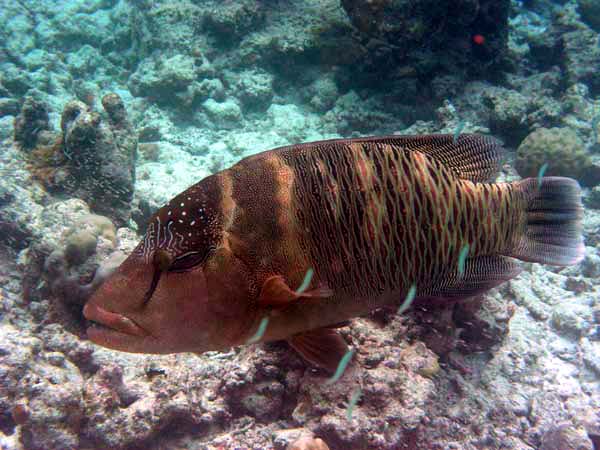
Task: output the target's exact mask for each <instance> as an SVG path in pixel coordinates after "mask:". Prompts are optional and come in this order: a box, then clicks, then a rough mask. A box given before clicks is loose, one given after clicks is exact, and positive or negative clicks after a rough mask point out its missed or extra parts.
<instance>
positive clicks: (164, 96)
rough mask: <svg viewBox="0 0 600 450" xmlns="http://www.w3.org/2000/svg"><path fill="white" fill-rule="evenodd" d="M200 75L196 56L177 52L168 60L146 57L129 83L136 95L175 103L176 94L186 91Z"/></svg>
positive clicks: (130, 88) (166, 102)
mask: <svg viewBox="0 0 600 450" xmlns="http://www.w3.org/2000/svg"><path fill="white" fill-rule="evenodd" d="M199 75H200V74H199V71H198V68H197V66H196V62H195V60H194V58H192V57H189V56H186V55H182V54H177V55H174V56H172V57H170V58H168V59H166V60H156V59H153V58H146V59H144V60H143V61H142V62H141V63H140V64H139V65H138V67H137V69H136V71H135V72H134V73H133V74H132V75H131V77H129V81H128V83H127V85H128V86H129V90H130V91H131V93H132V94H133V95H135V96H136V97H149V98H151V99H153V100H156V101H159V102H161V103H163V104H173V100H174V94H176V93H178V92H185V91H186V89H187V88H188V86H190V85H191V84H192V82H194V81H196V80H197V79H198V77H199ZM174 106H176V105H174Z"/></svg>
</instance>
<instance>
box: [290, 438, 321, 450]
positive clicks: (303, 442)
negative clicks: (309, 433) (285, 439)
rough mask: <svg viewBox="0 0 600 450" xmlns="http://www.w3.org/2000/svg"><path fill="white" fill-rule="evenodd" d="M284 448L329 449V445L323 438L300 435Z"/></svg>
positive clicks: (303, 449)
mask: <svg viewBox="0 0 600 450" xmlns="http://www.w3.org/2000/svg"><path fill="white" fill-rule="evenodd" d="M286 450H329V447H328V446H327V444H326V443H325V442H323V439H319V438H312V437H301V438H300V439H298V440H297V441H295V442H292V443H291V444H290V445H289V446H288V447H287V448H286Z"/></svg>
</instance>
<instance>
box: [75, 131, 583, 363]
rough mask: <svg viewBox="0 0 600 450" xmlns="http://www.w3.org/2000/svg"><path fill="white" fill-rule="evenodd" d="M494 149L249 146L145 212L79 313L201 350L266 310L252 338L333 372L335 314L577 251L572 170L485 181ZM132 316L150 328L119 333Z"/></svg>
mask: <svg viewBox="0 0 600 450" xmlns="http://www.w3.org/2000/svg"><path fill="white" fill-rule="evenodd" d="M502 152H503V151H502V148H501V147H500V145H499V143H498V142H497V141H495V140H493V139H491V138H487V137H483V136H477V135H464V134H463V135H460V136H459V137H458V139H455V138H454V136H452V135H431V136H387V137H375V138H358V139H340V140H331V141H320V142H315V143H308V144H300V145H295V146H289V147H283V148H281V149H276V150H271V151H267V152H263V153H260V154H258V155H255V156H252V157H249V158H246V159H244V160H242V161H240V162H239V163H237V164H235V165H234V166H232V167H231V168H229V169H227V170H225V171H222V172H220V173H218V174H215V175H213V176H210V177H208V178H206V179H204V180H202V181H200V182H199V183H197V184H196V185H194V186H192V187H190V188H189V189H188V190H186V191H185V192H183V193H181V194H179V195H178V196H177V197H175V198H174V199H173V200H171V201H170V202H169V203H168V204H167V205H166V206H165V207H163V208H162V209H160V210H159V211H158V212H157V213H156V214H155V215H154V216H153V217H152V219H151V221H150V224H149V227H148V231H147V233H146V235H145V237H144V239H143V240H142V241H141V242H140V244H139V245H138V247H137V248H136V249H135V251H134V252H133V253H132V255H130V256H129V258H128V259H127V261H125V262H124V263H123V265H122V266H121V267H120V268H119V269H118V271H117V273H115V274H114V275H113V276H112V277H111V278H109V280H108V281H107V282H106V283H104V284H103V285H102V286H101V287H100V288H99V290H98V291H97V292H96V293H95V294H94V296H93V297H92V299H91V300H90V302H89V303H88V305H86V308H85V310H84V314H85V315H86V316H87V317H88V318H89V319H92V320H94V321H97V322H100V323H102V322H103V320H102V311H109V312H110V313H112V314H120V315H122V316H123V317H125V318H127V319H123V323H125V322H126V321H130V322H131V323H130V324H128V325H123V326H122V327H120V328H119V325H118V324H117V325H116V329H117V330H119V329H120V330H121V331H120V332H119V331H114V328H115V325H114V324H115V321H114V320H113V321H112V322H111V325H110V326H111V328H113V330H111V329H107V328H104V327H99V326H92V327H91V328H90V330H89V336H90V338H91V339H92V340H93V341H94V342H96V343H98V344H101V345H105V346H107V347H110V348H115V349H118V350H124V351H133V352H151V353H171V352H179V351H195V352H203V351H207V350H221V349H226V348H228V347H231V346H234V345H239V344H243V343H244V342H246V341H247V340H248V339H249V338H250V337H252V336H253V335H254V333H255V332H256V330H257V328H258V324H259V323H260V322H261V319H263V318H264V317H268V318H269V321H268V326H267V328H266V330H265V333H264V335H263V336H262V339H261V340H263V341H270V340H276V339H288V341H289V342H290V344H291V345H292V346H293V347H294V348H296V349H297V350H299V351H300V352H301V353H302V355H303V356H304V357H305V358H306V359H308V360H309V361H311V362H313V363H314V364H317V365H319V366H322V367H325V368H328V369H329V370H330V371H331V370H332V369H333V368H334V367H335V364H334V363H335V362H336V361H339V359H340V356H341V355H343V354H344V352H345V344H344V342H343V340H342V339H341V337H339V335H337V333H336V332H335V330H333V328H331V327H330V326H331V325H333V324H336V323H339V322H341V321H343V320H346V319H349V318H352V317H356V316H359V315H362V314H365V313H367V312H369V311H371V310H372V309H374V308H377V307H381V306H396V307H397V306H398V305H399V304H400V303H402V301H403V299H404V298H405V297H406V295H407V293H408V291H409V289H410V287H411V286H412V285H413V284H415V285H416V287H417V294H416V295H417V297H444V298H464V297H469V296H472V295H475V294H478V293H481V292H485V291H486V290H488V289H490V288H492V287H494V286H496V285H498V284H500V283H502V282H503V281H506V280H508V279H510V278H512V277H514V276H516V275H517V274H518V272H519V270H520V269H519V265H518V264H517V263H516V262H515V260H514V259H513V258H511V257H514V258H519V259H522V260H526V261H537V262H544V263H548V264H557V265H567V264H574V263H576V262H578V261H579V260H580V259H581V258H582V256H583V243H582V238H581V217H582V211H583V210H582V206H581V199H580V192H579V186H578V185H577V183H576V182H575V181H573V180H569V179H565V178H556V177H553V178H545V179H544V182H543V184H542V185H541V186H539V185H538V182H537V180H535V179H528V180H523V181H520V182H515V183H489V182H487V181H488V180H489V179H491V178H492V177H493V176H494V175H495V174H496V172H497V169H498V164H499V162H500V160H501V158H502ZM465 245H468V254H467V259H466V262H464V261H463V263H464V271H459V270H458V266H459V258H460V253H461V249H462V248H464V247H465ZM310 270H312V271H314V272H313V276H312V278H311V281H310V285H309V287H308V288H307V289H306V290H305V291H302V292H299V293H298V292H296V290H297V289H298V288H299V287H300V285H301V284H302V282H303V279H304V278H305V275H306V273H307V272H308V271H310ZM99 311H100V312H99ZM104 322H106V321H104ZM105 324H106V323H105ZM132 324H135V327H138V328H139V330H144V331H145V335H143V336H142V335H139V334H140V333H138V335H132V334H131V333H130V332H129V333H128V331H127V330H129V331H131V330H132V329H133V330H138V328H135V327H134V326H133V325H132ZM139 330H138V331H139ZM327 354H329V355H327Z"/></svg>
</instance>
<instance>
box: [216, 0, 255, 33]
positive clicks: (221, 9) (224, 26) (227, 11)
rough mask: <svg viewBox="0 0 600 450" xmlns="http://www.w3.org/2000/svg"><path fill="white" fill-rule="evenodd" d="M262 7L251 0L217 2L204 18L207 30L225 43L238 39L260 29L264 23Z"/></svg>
mask: <svg viewBox="0 0 600 450" xmlns="http://www.w3.org/2000/svg"><path fill="white" fill-rule="evenodd" d="M264 18H265V15H264V7H263V6H262V5H261V3H260V2H256V1H253V0H238V1H224V2H219V4H218V6H216V7H215V8H213V9H212V10H211V11H210V13H209V14H207V17H206V25H205V26H206V27H207V29H208V30H209V31H210V32H212V33H216V34H217V35H219V36H220V37H221V38H222V39H224V40H225V41H229V40H232V39H240V38H241V37H242V36H243V35H245V34H247V33H249V32H250V31H254V30H256V29H257V28H260V25H261V23H262V22H263V21H264Z"/></svg>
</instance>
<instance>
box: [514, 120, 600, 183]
mask: <svg viewBox="0 0 600 450" xmlns="http://www.w3.org/2000/svg"><path fill="white" fill-rule="evenodd" d="M544 164H548V166H547V167H548V168H547V170H546V172H545V175H546V176H551V175H557V176H565V177H573V178H575V179H577V180H578V181H579V182H580V183H581V184H583V185H585V186H595V185H596V184H598V183H600V167H598V166H595V165H594V164H593V163H592V161H591V159H590V156H589V155H588V154H587V152H586V151H585V147H584V145H583V142H582V141H581V139H579V137H578V136H577V134H576V133H575V132H574V131H573V130H571V129H569V128H539V129H537V130H535V131H533V132H532V133H530V134H529V135H528V136H527V137H526V138H525V139H524V140H523V142H521V144H520V145H519V148H518V149H517V160H516V165H515V167H516V169H517V172H519V174H520V175H521V176H522V177H536V176H537V175H538V173H539V171H540V168H541V167H542V166H543V165H544Z"/></svg>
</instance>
